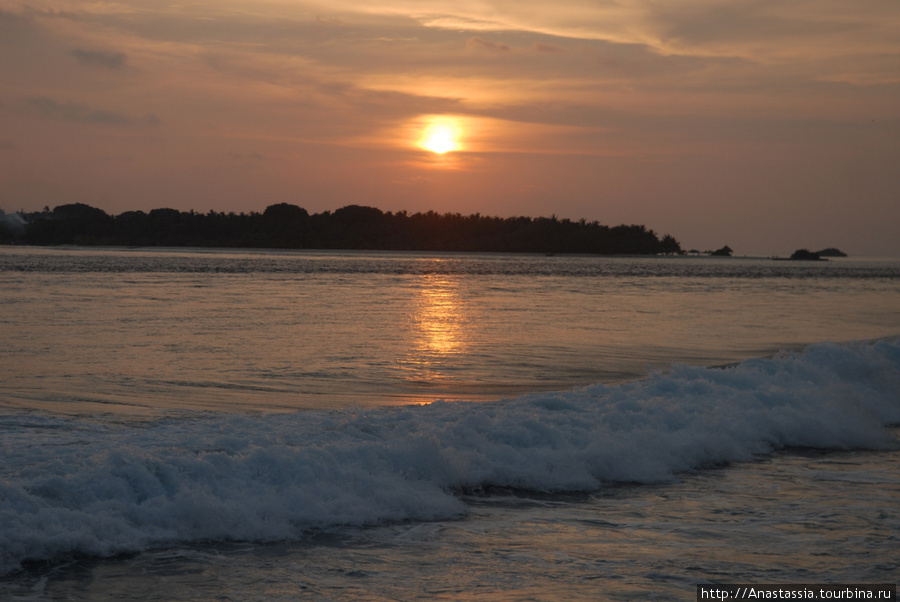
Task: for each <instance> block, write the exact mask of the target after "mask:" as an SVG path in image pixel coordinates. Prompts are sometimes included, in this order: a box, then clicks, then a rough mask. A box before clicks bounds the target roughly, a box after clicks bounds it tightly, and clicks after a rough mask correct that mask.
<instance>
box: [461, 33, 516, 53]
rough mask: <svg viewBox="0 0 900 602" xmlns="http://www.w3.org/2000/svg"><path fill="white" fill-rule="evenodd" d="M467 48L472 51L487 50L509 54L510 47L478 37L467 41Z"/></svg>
mask: <svg viewBox="0 0 900 602" xmlns="http://www.w3.org/2000/svg"><path fill="white" fill-rule="evenodd" d="M466 48H469V49H470V50H487V51H488V52H509V51H510V47H509V46H507V45H506V44H503V43H501V42H488V41H487V40H485V39H483V38H479V37H478V36H473V37H471V38H469V39H468V40H466Z"/></svg>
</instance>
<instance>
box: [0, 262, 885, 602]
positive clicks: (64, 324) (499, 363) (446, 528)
mask: <svg viewBox="0 0 900 602" xmlns="http://www.w3.org/2000/svg"><path fill="white" fill-rule="evenodd" d="M0 285H2V289H0V290H2V293H0V308H2V311H0V335H2V341H3V343H2V347H0V366H2V378H0V460H2V462H0V598H3V599H9V600H173V599H190V600H296V599H311V600H345V599H353V600H413V599H421V600H426V599H427V600H431V599H447V600H460V599H463V600H465V599H475V598H480V599H503V600H559V599H566V600H607V599H608V600H647V599H657V600H693V599H695V597H696V586H697V585H698V584H716V583H719V584H726V583H758V584H779V583H782V584H789V583H847V584H882V583H897V582H898V580H900V579H898V576H900V504H898V503H897V500H898V499H900V260H897V259H853V258H842V259H835V260H830V261H826V262H797V261H775V260H772V259H768V258H711V257H637V258H632V257H612V258H611V257H588V256H542V255H502V254H496V255H491V254H436V253H435V254H423V253H384V252H378V253H376V252H370V253H363V252H315V251H246V250H223V249H124V248H33V247H5V248H0Z"/></svg>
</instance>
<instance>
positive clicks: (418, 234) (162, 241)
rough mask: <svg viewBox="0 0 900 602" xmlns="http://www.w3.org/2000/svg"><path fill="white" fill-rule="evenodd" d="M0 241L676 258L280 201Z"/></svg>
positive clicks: (82, 213)
mask: <svg viewBox="0 0 900 602" xmlns="http://www.w3.org/2000/svg"><path fill="white" fill-rule="evenodd" d="M0 242H3V243H19V244H31V245H86V246H90V245H103V246H141V247H144V246H165V247H183V246H190V247H245V248H283V249H351V250H395V251H489V252H494V251H497V252H530V253H591V254H601V255H618V254H629V255H653V254H680V253H682V250H681V245H680V244H679V243H678V241H677V240H675V238H673V237H672V236H670V235H668V234H667V235H665V236H663V237H661V238H660V237H658V236H657V235H656V234H655V233H654V232H653V230H648V229H647V228H646V227H644V226H636V225H631V226H625V225H621V226H614V227H609V226H605V225H602V224H600V223H598V222H596V221H594V222H587V221H585V220H583V219H582V220H578V221H571V220H568V219H559V218H557V217H556V216H555V215H554V216H552V217H538V218H531V217H510V218H499V217H487V216H483V215H480V214H477V213H476V214H474V215H461V214H459V213H444V214H438V213H435V212H434V211H428V212H426V213H412V214H410V213H407V212H406V211H398V212H396V213H392V212H387V213H385V212H383V211H381V210H380V209H376V208H374V207H365V206H361V205H348V206H346V207H342V208H341V209H338V210H336V211H334V212H329V211H325V212H323V213H316V214H312V215H311V214H310V213H309V212H308V211H306V209H303V208H302V207H298V206H296V205H291V204H288V203H280V204H277V205H270V206H269V207H267V208H266V210H265V211H264V212H263V213H256V212H252V213H246V214H245V213H233V212H232V213H218V212H215V211H210V212H209V213H196V212H194V211H178V210H176V209H154V210H152V211H150V212H149V213H145V212H143V211H126V212H125V213H122V214H120V215H117V216H112V215H108V214H107V213H106V212H105V211H103V210H102V209H97V208H95V207H91V206H89V205H85V204H83V203H73V204H68V205H61V206H59V207H56V208H54V209H53V210H52V211H51V210H50V209H49V208H45V209H44V211H39V212H33V213H23V212H19V213H16V214H5V215H4V214H2V212H0Z"/></svg>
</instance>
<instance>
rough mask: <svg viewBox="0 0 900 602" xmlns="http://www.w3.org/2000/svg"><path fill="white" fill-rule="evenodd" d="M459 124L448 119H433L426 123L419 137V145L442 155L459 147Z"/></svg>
mask: <svg viewBox="0 0 900 602" xmlns="http://www.w3.org/2000/svg"><path fill="white" fill-rule="evenodd" d="M459 137H460V128H459V125H458V124H457V123H456V122H454V121H451V120H450V119H439V120H434V121H432V122H431V123H429V124H428V126H427V127H426V128H425V130H424V131H423V132H422V137H421V138H420V139H419V147H421V148H423V149H425V150H428V151H431V152H433V153H437V154H439V155H443V154H444V153H447V152H450V151H455V150H459V149H460V142H459Z"/></svg>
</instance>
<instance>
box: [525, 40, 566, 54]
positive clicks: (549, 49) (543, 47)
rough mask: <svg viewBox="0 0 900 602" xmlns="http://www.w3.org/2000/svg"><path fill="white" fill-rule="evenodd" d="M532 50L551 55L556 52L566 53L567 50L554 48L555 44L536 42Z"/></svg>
mask: <svg viewBox="0 0 900 602" xmlns="http://www.w3.org/2000/svg"><path fill="white" fill-rule="evenodd" d="M531 48H532V50H534V51H535V52H545V53H550V54H552V53H555V52H565V50H564V49H562V48H560V47H559V46H554V45H553V44H545V43H544V42H535V43H534V44H533V45H532V47H531Z"/></svg>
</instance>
